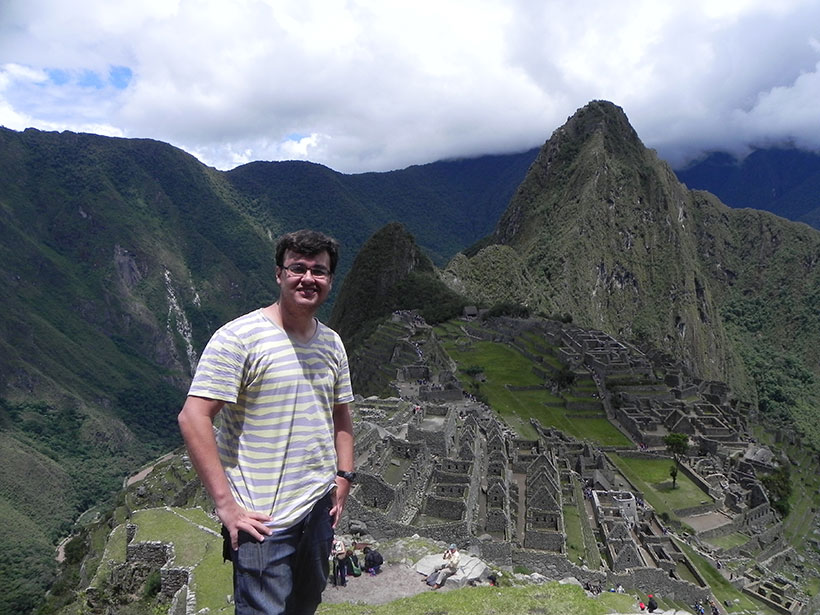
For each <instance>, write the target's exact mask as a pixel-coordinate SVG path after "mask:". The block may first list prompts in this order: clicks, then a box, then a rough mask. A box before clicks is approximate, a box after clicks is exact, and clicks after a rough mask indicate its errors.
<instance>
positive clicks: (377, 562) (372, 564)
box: [363, 547, 384, 576]
mask: <svg viewBox="0 0 820 615" xmlns="http://www.w3.org/2000/svg"><path fill="white" fill-rule="evenodd" d="M363 553H364V569H365V570H366V571H367V572H369V573H370V575H371V576H374V575H377V574H379V572H381V567H382V564H384V558H383V557H382V554H381V553H379V552H378V551H376V550H375V549H371V548H370V547H365V548H364V551H363Z"/></svg>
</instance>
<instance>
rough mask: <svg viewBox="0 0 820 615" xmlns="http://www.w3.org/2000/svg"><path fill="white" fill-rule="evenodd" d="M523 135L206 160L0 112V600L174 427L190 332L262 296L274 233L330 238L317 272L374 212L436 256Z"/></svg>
mask: <svg viewBox="0 0 820 615" xmlns="http://www.w3.org/2000/svg"><path fill="white" fill-rule="evenodd" d="M535 153H536V152H535V151H532V152H525V153H523V154H517V155H511V156H486V157H482V158H477V159H474V160H452V161H443V162H440V163H434V164H430V165H423V166H418V167H411V168H409V169H404V170H402V171H396V172H392V173H369V174H364V175H359V176H346V175H342V174H340V173H336V172H334V171H332V170H330V169H327V168H325V167H321V166H319V165H314V164H310V163H301V162H285V163H253V164H249V165H244V166H242V167H239V168H237V169H234V170H233V171H230V172H220V171H217V170H215V169H212V168H209V167H206V166H205V165H203V164H201V163H200V162H198V161H197V160H196V159H195V158H193V157H192V156H190V155H188V154H186V153H184V152H182V151H181V150H179V149H177V148H174V147H172V146H170V145H167V144H165V143H160V142H157V141H152V140H146V139H115V138H109V137H101V136H96V135H88V134H75V133H70V132H64V133H53V132H41V131H38V130H33V129H29V130H26V131H24V132H15V131H12V130H7V129H4V128H0V230H2V234H3V242H2V244H0V291H2V294H3V302H4V303H3V308H4V309H3V310H2V312H0V448H1V449H2V451H3V459H7V460H14V463H13V464H4V465H5V467H4V470H3V471H2V472H0V518H2V520H3V522H4V525H5V526H6V527H7V528H10V530H9V531H8V532H4V533H3V534H2V536H0V578H2V579H3V586H4V587H9V588H13V589H10V590H9V591H7V592H4V593H3V595H2V596H0V612H16V613H25V612H28V611H30V610H31V609H32V608H33V606H34V605H35V604H37V602H38V601H39V600H40V599H41V597H42V595H43V593H44V591H45V589H46V588H47V587H48V586H49V584H50V582H51V580H52V579H53V574H54V566H53V549H54V545H55V543H56V541H57V540H58V539H59V537H61V536H64V535H65V534H66V533H67V532H68V530H69V529H70V527H71V525H72V522H73V521H74V520H75V519H76V517H77V515H78V514H79V513H81V512H82V511H84V510H86V509H87V508H89V507H91V506H94V505H95V504H97V503H100V502H102V501H104V500H106V499H107V498H109V497H111V495H112V494H113V493H114V492H115V490H116V489H117V488H118V487H119V485H120V484H121V481H122V479H123V477H124V476H126V475H128V474H129V473H131V472H132V471H133V469H134V468H137V467H139V466H140V465H141V464H142V463H144V462H145V461H146V460H148V459H151V458H153V457H155V456H157V455H158V454H160V453H162V452H164V451H167V450H168V449H170V448H172V447H173V446H176V445H178V444H179V443H180V437H179V433H178V429H177V426H176V414H177V412H178V409H179V408H180V407H181V404H182V401H183V399H184V394H185V390H186V388H187V385H188V382H189V381H190V377H191V373H192V370H193V366H194V365H195V364H196V360H197V357H198V355H199V352H200V351H201V349H202V348H203V346H204V344H205V342H206V341H207V340H208V338H209V337H210V335H211V334H212V333H213V331H214V330H215V329H216V328H217V327H218V326H220V325H221V324H222V323H224V322H226V321H227V320H229V319H231V318H233V317H236V316H238V315H240V314H242V313H244V312H247V311H249V310H251V309H253V308H255V307H258V306H260V305H264V304H266V303H269V302H270V301H272V300H273V299H274V298H275V295H276V286H275V283H274V278H273V262H272V260H273V244H274V240H275V238H276V236H277V235H279V234H280V233H281V232H284V231H288V230H293V229H294V228H299V227H303V226H312V227H316V228H321V229H322V230H324V231H327V232H329V233H331V234H332V235H334V236H336V237H338V238H339V239H340V241H341V242H342V246H343V249H342V262H341V264H340V268H339V275H338V276H337V278H338V279H337V284H336V286H337V288H338V287H340V286H341V281H342V280H343V278H344V275H345V273H346V271H347V270H348V269H349V267H350V264H351V263H352V261H353V258H354V256H355V255H356V253H357V252H358V250H359V248H360V246H361V245H362V244H363V243H364V242H365V241H366V240H367V239H368V237H370V235H371V234H372V233H374V232H375V231H376V230H377V229H378V228H380V227H382V226H383V225H384V224H387V223H389V222H391V221H393V220H397V219H401V218H405V219H406V220H407V222H406V224H408V226H410V227H411V228H413V229H414V232H417V233H418V235H419V236H420V237H422V238H423V240H424V241H425V242H426V243H424V244H423V245H422V249H423V250H424V251H425V252H427V253H429V254H432V255H434V256H436V258H439V259H440V260H446V259H447V258H449V257H450V256H452V254H453V253H455V252H456V251H457V250H459V249H461V248H463V247H465V246H466V245H469V244H470V243H472V242H474V241H476V240H477V239H478V238H479V237H481V236H482V235H483V234H485V233H487V232H489V231H490V230H491V229H492V227H493V225H494V224H495V221H496V220H497V218H498V215H499V213H500V212H501V211H502V210H503V208H504V207H505V206H506V204H507V202H508V200H509V197H510V195H511V194H512V193H513V192H514V190H515V188H516V186H517V185H518V183H520V181H521V179H522V178H523V177H524V175H525V173H526V170H527V168H528V167H529V165H530V163H531V162H532V159H533V158H534V156H535ZM431 220H437V221H438V223H437V224H431V223H430V222H431ZM426 258H427V257H425V259H426ZM429 266H431V265H429ZM328 314H329V310H328ZM32 570H36V571H37V574H33V575H30V574H27V572H26V571H32Z"/></svg>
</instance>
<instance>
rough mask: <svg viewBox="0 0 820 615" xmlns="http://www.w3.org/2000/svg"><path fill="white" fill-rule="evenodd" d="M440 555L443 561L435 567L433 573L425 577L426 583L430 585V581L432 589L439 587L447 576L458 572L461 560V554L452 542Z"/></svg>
mask: <svg viewBox="0 0 820 615" xmlns="http://www.w3.org/2000/svg"><path fill="white" fill-rule="evenodd" d="M442 557H443V558H444V563H443V564H442V565H441V566H438V567H436V569H435V570H434V571H433V573H432V574H431V575H430V576H429V577H427V583H428V585H430V584H431V583H430V581H432V587H433V589H440V588H441V586H442V585H444V582H445V581H446V580H447V579H448V578H450V577H451V576H453V575H454V574H455V573H456V572H458V565H459V563H460V562H461V554H460V553H459V552H458V548H457V547H456V545H454V544H452V545H450V547H449V548H448V549H447V550H446V551H445V552H444V555H443V556H442Z"/></svg>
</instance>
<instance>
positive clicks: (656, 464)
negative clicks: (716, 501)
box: [609, 454, 712, 517]
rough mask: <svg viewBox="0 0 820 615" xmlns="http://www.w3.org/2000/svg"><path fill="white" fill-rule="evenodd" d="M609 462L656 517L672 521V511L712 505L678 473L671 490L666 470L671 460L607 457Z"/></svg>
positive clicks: (706, 496)
mask: <svg viewBox="0 0 820 615" xmlns="http://www.w3.org/2000/svg"><path fill="white" fill-rule="evenodd" d="M609 457H610V459H611V460H612V461H613V463H615V465H616V466H617V468H618V470H620V471H621V473H622V474H623V475H624V476H626V477H627V478H628V479H629V480H630V481H631V482H632V484H633V485H635V487H637V488H638V489H639V490H640V491H642V492H643V493H644V497H645V499H646V501H647V502H648V503H649V504H651V505H652V507H653V508H654V509H655V513H656V514H658V515H661V514H663V513H664V512H665V513H668V514H669V515H671V516H673V517H676V516H677V515H676V514H675V511H676V510H681V509H683V508H691V507H692V506H698V505H699V504H701V502H704V501H707V500H708V501H709V502H711V501H712V498H711V497H709V494H707V493H706V492H704V491H703V490H702V489H701V488H700V487H698V486H697V485H696V484H695V483H693V482H692V481H691V480H690V479H689V477H687V476H686V475H685V474H684V473H683V472H678V480H677V486H676V488H675V489H672V479H671V477H670V476H669V468H670V467H671V466H672V465H673V464H674V461H672V460H671V459H642V458H637V457H622V456H620V455H617V454H611V455H610V456H609Z"/></svg>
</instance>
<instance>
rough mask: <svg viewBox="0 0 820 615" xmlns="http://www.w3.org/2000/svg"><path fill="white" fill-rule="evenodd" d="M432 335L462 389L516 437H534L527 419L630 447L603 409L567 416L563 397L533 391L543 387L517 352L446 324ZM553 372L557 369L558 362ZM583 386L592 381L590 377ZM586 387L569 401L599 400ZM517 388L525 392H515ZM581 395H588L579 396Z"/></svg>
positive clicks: (534, 341)
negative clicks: (451, 362) (490, 409)
mask: <svg viewBox="0 0 820 615" xmlns="http://www.w3.org/2000/svg"><path fill="white" fill-rule="evenodd" d="M473 327H474V328H475V325H473ZM436 334H437V335H438V337H439V338H440V339H441V341H442V344H443V345H444V347H445V350H446V351H447V352H448V354H449V355H450V357H451V358H452V359H453V360H454V361H456V362H457V363H458V365H459V371H458V375H459V378H460V380H461V383H462V386H464V388H465V389H466V390H468V391H471V392H473V393H474V394H476V395H477V396H478V397H479V398H480V399H484V400H485V401H486V402H487V403H488V404H489V405H490V406H492V407H493V408H494V409H495V410H496V411H497V412H498V413H499V414H500V415H501V417H502V418H503V419H504V420H505V421H506V422H507V423H508V424H509V425H510V426H511V427H512V428H513V429H515V430H516V431H517V432H518V433H519V434H520V435H521V436H522V437H524V438H534V437H536V433H535V430H534V429H533V428H532V426H531V425H530V419H531V418H534V419H537V420H538V421H539V422H540V423H541V424H542V425H544V426H546V427H555V428H557V429H560V430H561V431H563V432H565V433H567V434H569V435H572V436H574V437H576V438H579V439H587V440H590V441H593V442H597V443H598V444H601V445H603V446H621V447H630V446H632V443H631V442H630V440H629V439H628V438H627V437H626V436H625V435H623V434H622V433H621V432H620V431H619V430H618V429H617V428H616V427H615V426H614V425H612V424H611V423H610V422H609V421H608V420H607V419H606V417H605V416H604V413H603V409H600V410H598V409H594V408H591V409H589V410H582V411H573V412H571V413H569V412H567V410H566V405H565V404H566V401H567V398H565V397H562V396H556V395H554V394H553V393H551V392H550V391H549V390H548V389H547V388H545V387H544V388H536V387H542V386H543V385H544V384H545V383H544V381H543V380H542V379H541V378H539V377H538V376H537V375H536V374H535V373H534V372H533V369H532V368H533V364H532V362H531V361H530V359H528V358H526V357H524V356H523V355H522V354H521V353H519V352H518V351H516V350H514V349H512V348H510V347H509V346H506V345H503V344H496V343H494V342H487V341H479V340H476V339H475V338H471V337H468V336H466V335H465V334H464V332H463V330H462V329H461V328H460V327H459V326H458V324H457V323H455V322H452V321H451V322H448V323H444V324H442V325H439V326H438V327H436ZM529 335H530V338H527V337H524V336H522V339H524V340H525V341H526V342H527V343H529V344H530V346H535V345H536V344H537V342H538V341H540V338H537V336H534V334H532V333H530V334H529ZM544 345H546V342H544ZM545 356H548V355H545ZM558 367H559V368H560V367H561V365H560V363H559V365H558ZM476 370H480V372H481V378H477V375H478V374H476ZM482 380H483V381H482ZM581 382H582V384H583V383H585V382H586V381H585V380H582V381H581ZM589 382H592V380H591V378H590V379H589ZM592 385H593V386H592V387H591V388H587V389H576V390H575V395H573V396H571V397H570V398H569V399H571V400H573V401H579V402H589V403H591V404H593V405H595V404H599V403H600V402H599V400H597V399H596V398H594V397H593V396H592V393H593V392H597V391H596V390H595V388H594V382H592ZM523 387H529V388H528V389H527V390H520V389H521V388H523ZM587 390H588V391H589V393H590V394H589V395H588V396H587V395H580V394H581V393H584V392H586V391H587Z"/></svg>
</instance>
